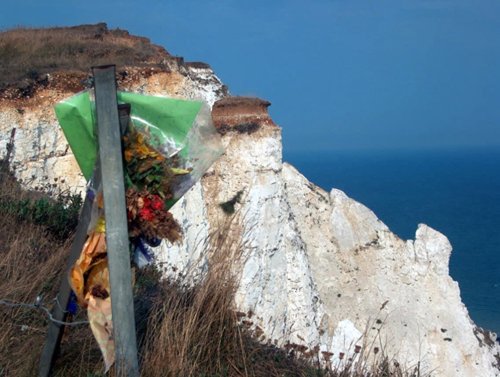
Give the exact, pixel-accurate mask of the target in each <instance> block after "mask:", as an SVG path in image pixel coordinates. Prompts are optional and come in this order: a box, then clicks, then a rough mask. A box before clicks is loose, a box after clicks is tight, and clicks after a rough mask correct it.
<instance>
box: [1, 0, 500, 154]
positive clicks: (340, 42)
mask: <svg viewBox="0 0 500 377" xmlns="http://www.w3.org/2000/svg"><path fill="white" fill-rule="evenodd" d="M100 21H104V22H107V23H108V26H109V27H112V28H115V27H119V28H123V29H127V30H129V31H130V32H131V33H132V34H136V35H141V36H146V37H148V38H150V39H151V40H152V41H153V42H154V43H156V44H160V45H163V46H164V47H165V48H166V49H167V50H168V51H169V52H170V53H172V54H174V55H179V56H184V58H185V59H186V60H187V61H204V62H207V63H209V64H211V66H212V67H213V68H214V70H215V72H216V73H217V75H218V76H219V77H220V78H221V79H222V81H223V82H224V83H226V84H227V85H228V86H229V89H230V90H231V92H232V94H238V95H257V96H259V97H262V98H265V99H267V100H269V101H271V102H272V106H271V108H270V111H271V114H272V116H273V118H274V120H275V122H276V123H278V124H279V125H281V126H282V128H283V139H284V148H285V150H286V151H296V150H315V149H316V150H330V149H367V148H369V149H372V148H376V149H380V148H429V147H450V146H497V147H498V146H500V1H498V0H474V1H471V0H419V1H406V0H360V1H358V0H311V1H296V0H282V1H281V0H278V1H272V0H268V1H260V0H253V1H230V0H220V1H209V0H203V1H202V0H200V1H189V0H184V1H166V0H162V1H160V0H156V1H137V0H123V1H109V0H108V1H102V0H101V1H95V0H80V1H73V0H64V1H59V0H57V1H44V2H42V1H39V0H31V1H28V0H17V1H5V4H2V13H1V14H0V27H1V28H3V29H5V28H10V27H13V26H17V25H23V26H34V27H38V26H55V25H59V26H64V25H75V24H81V23H96V22H100Z"/></svg>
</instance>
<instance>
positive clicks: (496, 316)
mask: <svg viewBox="0 0 500 377" xmlns="http://www.w3.org/2000/svg"><path fill="white" fill-rule="evenodd" d="M284 160H285V161H287V162H290V163H291V164H292V165H294V166H295V167H296V168H297V169H299V171H300V172H301V173H302V174H304V175H305V176H306V177H307V178H308V179H309V180H310V181H312V182H314V183H315V184H317V185H318V186H320V187H322V188H324V189H326V190H330V189H331V188H332V187H335V188H338V189H341V190H343V191H345V192H346V194H347V195H349V196H350V197H352V198H354V199H356V200H357V201H359V202H361V203H363V204H364V205H366V206H367V207H368V208H370V209H371V210H373V211H374V212H375V214H376V215H377V216H378V217H379V218H380V219H381V220H382V221H383V222H384V223H385V224H387V226H389V228H390V229H391V230H392V231H393V232H394V233H396V234H397V235H398V236H400V237H401V238H403V239H414V238H415V231H416V229H417V225H418V224H419V223H425V224H427V225H429V226H431V227H432V228H434V229H436V230H438V231H440V232H442V233H443V234H445V235H446V236H447V237H448V239H449V240H450V242H451V244H452V246H453V251H452V255H451V260H450V274H451V276H452V277H453V279H454V280H456V281H458V283H459V285H460V291H461V295H462V300H463V302H464V303H465V304H466V306H467V308H468V310H469V314H470V315H471V317H472V319H473V320H474V321H475V322H476V324H477V325H479V326H481V327H484V328H487V329H490V330H492V331H494V332H496V333H497V334H500V150H492V149H484V150H471V149H468V150H465V149H462V150H440V151H418V152H417V151H412V152H410V151H397V152H393V151H391V152H388V151H386V152H329V153H308V154H303V153H289V154H286V153H285V155H284Z"/></svg>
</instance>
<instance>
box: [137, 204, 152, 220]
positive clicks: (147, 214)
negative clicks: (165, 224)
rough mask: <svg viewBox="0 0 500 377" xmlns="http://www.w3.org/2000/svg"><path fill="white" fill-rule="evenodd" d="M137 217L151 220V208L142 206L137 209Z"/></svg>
mask: <svg viewBox="0 0 500 377" xmlns="http://www.w3.org/2000/svg"><path fill="white" fill-rule="evenodd" d="M139 217H140V218H141V219H143V220H146V221H151V220H153V219H154V217H155V216H154V214H153V212H152V211H151V209H149V208H146V207H144V208H142V209H141V210H140V211H139Z"/></svg>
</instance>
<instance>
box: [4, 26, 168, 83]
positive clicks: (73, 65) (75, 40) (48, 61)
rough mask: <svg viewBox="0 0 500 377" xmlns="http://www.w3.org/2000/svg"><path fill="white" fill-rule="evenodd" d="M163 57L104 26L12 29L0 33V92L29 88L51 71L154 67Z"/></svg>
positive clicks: (157, 49) (162, 52)
mask: <svg viewBox="0 0 500 377" xmlns="http://www.w3.org/2000/svg"><path fill="white" fill-rule="evenodd" d="M167 56H168V53H167V52H166V51H165V50H164V49H163V48H162V47H159V46H155V45H153V44H151V43H150V41H149V40H148V39H147V38H141V37H135V36H130V35H129V34H128V32H126V31H123V30H119V29H117V30H109V29H108V28H107V26H106V24H97V25H82V26H75V27H60V28H47V29H30V28H16V29H12V30H7V31H3V32H1V33H0V89H1V88H2V87H6V86H8V85H13V84H14V85H19V86H20V87H24V86H29V83H30V82H33V81H35V82H36V81H41V80H43V77H44V75H45V74H46V73H51V72H54V71H83V72H87V71H88V70H89V67H92V66H95V65H102V64H116V65H117V66H126V65H128V66H149V65H155V66H158V65H159V64H161V61H162V59H165V57H167ZM23 80H24V81H23Z"/></svg>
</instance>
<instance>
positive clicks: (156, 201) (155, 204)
mask: <svg viewBox="0 0 500 377" xmlns="http://www.w3.org/2000/svg"><path fill="white" fill-rule="evenodd" d="M151 208H153V209H154V210H160V209H162V208H163V200H161V198H160V197H159V196H158V195H153V200H152V201H151Z"/></svg>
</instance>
